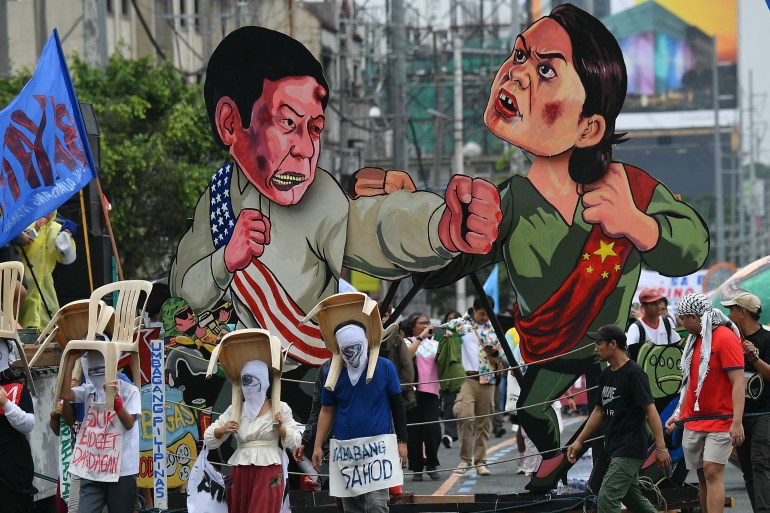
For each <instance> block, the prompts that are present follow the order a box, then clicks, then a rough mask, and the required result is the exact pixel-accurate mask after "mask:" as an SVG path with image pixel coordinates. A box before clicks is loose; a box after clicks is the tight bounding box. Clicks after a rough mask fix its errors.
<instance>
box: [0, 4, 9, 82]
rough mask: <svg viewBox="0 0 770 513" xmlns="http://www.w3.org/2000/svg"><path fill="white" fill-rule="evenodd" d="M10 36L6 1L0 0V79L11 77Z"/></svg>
mask: <svg viewBox="0 0 770 513" xmlns="http://www.w3.org/2000/svg"><path fill="white" fill-rule="evenodd" d="M9 38H10V36H9V35H8V0H0V77H3V78H5V77H10V76H11V52H10V41H9Z"/></svg>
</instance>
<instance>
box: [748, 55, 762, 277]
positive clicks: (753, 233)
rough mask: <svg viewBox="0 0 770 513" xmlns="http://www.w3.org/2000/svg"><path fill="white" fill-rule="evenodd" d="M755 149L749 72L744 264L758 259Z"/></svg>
mask: <svg viewBox="0 0 770 513" xmlns="http://www.w3.org/2000/svg"><path fill="white" fill-rule="evenodd" d="M755 148H756V144H755V143H754V73H753V71H752V70H749V190H750V191H751V194H750V195H749V201H750V203H749V204H748V205H747V207H748V208H746V212H747V213H748V214H749V250H750V251H751V254H750V255H749V258H748V260H747V261H746V263H749V262H753V261H754V260H756V259H757V258H758V257H759V253H758V251H757V237H758V235H757V216H756V214H755V212H756V210H757V207H758V206H759V205H755V204H754V201H755V197H754V184H755V183H757V170H756V167H755V162H756V159H755V155H754V149H755Z"/></svg>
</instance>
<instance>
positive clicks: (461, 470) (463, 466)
mask: <svg viewBox="0 0 770 513" xmlns="http://www.w3.org/2000/svg"><path fill="white" fill-rule="evenodd" d="M470 466H471V465H470V463H468V462H467V461H461V462H460V463H458V464H457V468H455V469H454V470H453V471H452V472H454V473H455V474H465V472H466V471H467V470H468V467H470Z"/></svg>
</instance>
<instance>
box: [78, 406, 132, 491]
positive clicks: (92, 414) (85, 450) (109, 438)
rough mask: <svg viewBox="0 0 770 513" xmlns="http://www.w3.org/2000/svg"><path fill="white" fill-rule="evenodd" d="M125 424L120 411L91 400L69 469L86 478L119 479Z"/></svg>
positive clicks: (93, 479) (100, 479)
mask: <svg viewBox="0 0 770 513" xmlns="http://www.w3.org/2000/svg"><path fill="white" fill-rule="evenodd" d="M122 449H123V426H122V425H120V419H118V414H117V413H115V412H114V411H106V410H105V409H104V405H97V404H92V405H91V407H90V408H89V409H88V411H87V412H86V418H85V420H84V421H83V424H82V426H80V432H79V433H78V439H77V442H76V443H75V449H74V450H73V453H72V463H71V464H70V472H71V473H73V474H75V475H76V476H80V477H82V478H83V479H90V480H91V481H102V482H107V483H115V482H117V481H118V479H120V454H121V451H122Z"/></svg>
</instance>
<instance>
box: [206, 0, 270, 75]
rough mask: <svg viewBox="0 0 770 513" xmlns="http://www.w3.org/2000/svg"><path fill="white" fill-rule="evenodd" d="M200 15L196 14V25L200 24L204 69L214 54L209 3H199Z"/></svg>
mask: <svg viewBox="0 0 770 513" xmlns="http://www.w3.org/2000/svg"><path fill="white" fill-rule="evenodd" d="M200 8H201V9H200V13H199V14H198V15H199V16H200V19H199V20H198V23H199V24H200V28H201V36H202V38H203V59H204V61H203V64H202V65H203V67H204V69H205V68H206V67H208V64H209V59H210V58H211V54H212V53H213V52H214V40H213V35H214V34H213V30H214V28H213V26H212V25H213V19H212V16H211V14H212V13H211V3H210V2H201V3H200ZM257 12H259V7H257Z"/></svg>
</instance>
